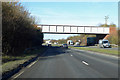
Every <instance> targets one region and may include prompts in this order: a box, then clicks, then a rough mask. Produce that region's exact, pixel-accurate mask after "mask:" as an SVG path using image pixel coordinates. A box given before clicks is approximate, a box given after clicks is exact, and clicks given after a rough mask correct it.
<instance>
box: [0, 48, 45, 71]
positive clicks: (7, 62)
mask: <svg viewBox="0 0 120 80" xmlns="http://www.w3.org/2000/svg"><path fill="white" fill-rule="evenodd" d="M44 50H45V48H41V49H37V50H32V51H29V53H26V54H24V55H22V56H16V57H15V56H2V60H3V63H2V65H1V66H2V73H5V72H7V71H10V70H12V69H14V68H16V67H17V66H19V65H20V64H23V63H24V62H26V61H28V60H29V59H31V58H33V57H36V56H37V55H38V54H40V53H42V52H43V51H44ZM1 66H0V67H1Z"/></svg>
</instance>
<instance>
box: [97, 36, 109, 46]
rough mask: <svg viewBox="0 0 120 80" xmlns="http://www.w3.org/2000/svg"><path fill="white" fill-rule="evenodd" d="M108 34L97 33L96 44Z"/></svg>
mask: <svg viewBox="0 0 120 80" xmlns="http://www.w3.org/2000/svg"><path fill="white" fill-rule="evenodd" d="M106 35H107V34H97V35H96V44H98V42H99V40H100V39H104V38H105V36H106Z"/></svg>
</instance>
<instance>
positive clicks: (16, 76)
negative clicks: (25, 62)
mask: <svg viewBox="0 0 120 80" xmlns="http://www.w3.org/2000/svg"><path fill="white" fill-rule="evenodd" d="M23 72H24V71H22V72H21V73H19V74H18V75H17V76H15V77H14V78H17V77H18V76H20V75H21V74H22V73H23Z"/></svg>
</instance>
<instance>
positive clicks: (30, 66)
mask: <svg viewBox="0 0 120 80" xmlns="http://www.w3.org/2000/svg"><path fill="white" fill-rule="evenodd" d="M36 62H37V61H34V62H33V63H31V64H30V65H29V66H27V68H30V67H31V66H32V65H33V64H35V63H36Z"/></svg>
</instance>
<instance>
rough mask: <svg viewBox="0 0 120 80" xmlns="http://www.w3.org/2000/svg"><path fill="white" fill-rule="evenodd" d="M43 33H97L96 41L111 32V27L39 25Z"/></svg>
mask: <svg viewBox="0 0 120 80" xmlns="http://www.w3.org/2000/svg"><path fill="white" fill-rule="evenodd" d="M37 27H41V29H42V32H43V33H49V34H87V35H96V42H97V43H98V41H99V40H100V39H104V37H105V36H106V35H108V34H110V31H109V27H98V26H74V25H38V26H37Z"/></svg>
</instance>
